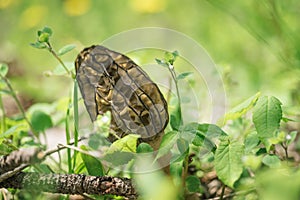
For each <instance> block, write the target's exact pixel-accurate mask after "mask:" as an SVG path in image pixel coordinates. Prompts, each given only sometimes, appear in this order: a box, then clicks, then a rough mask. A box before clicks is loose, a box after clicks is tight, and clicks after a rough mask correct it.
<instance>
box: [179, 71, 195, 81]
mask: <svg viewBox="0 0 300 200" xmlns="http://www.w3.org/2000/svg"><path fill="white" fill-rule="evenodd" d="M191 74H193V72H183V73H181V74H179V75H178V76H177V77H176V79H177V80H181V79H185V78H186V77H187V76H189V75H191Z"/></svg>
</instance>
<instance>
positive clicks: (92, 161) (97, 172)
mask: <svg viewBox="0 0 300 200" xmlns="http://www.w3.org/2000/svg"><path fill="white" fill-rule="evenodd" d="M81 149H83V150H86V149H87V148H86V147H84V146H82V147H81ZM80 155H81V158H82V160H83V163H84V165H85V167H86V169H87V171H88V173H89V175H92V176H103V175H105V173H104V169H103V165H102V163H101V162H100V161H99V160H98V159H96V158H95V157H93V156H91V155H87V154H84V153H80Z"/></svg>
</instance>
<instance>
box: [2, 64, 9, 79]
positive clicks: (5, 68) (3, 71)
mask: <svg viewBox="0 0 300 200" xmlns="http://www.w3.org/2000/svg"><path fill="white" fill-rule="evenodd" d="M7 72H8V65H7V64H4V63H0V75H1V76H3V77H4V76H6V74H7Z"/></svg>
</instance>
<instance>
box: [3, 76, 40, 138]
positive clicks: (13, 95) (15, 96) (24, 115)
mask: <svg viewBox="0 0 300 200" xmlns="http://www.w3.org/2000/svg"><path fill="white" fill-rule="evenodd" d="M0 77H1V79H2V80H4V82H5V84H6V86H7V87H8V89H9V92H10V94H11V96H12V97H13V99H14V100H15V102H16V104H17V106H18V108H19V110H20V111H21V114H22V116H23V118H24V119H25V121H26V122H27V124H28V125H29V127H30V129H31V131H32V133H33V135H35V136H36V137H37V133H36V132H35V131H34V129H33V127H32V124H31V122H30V121H29V119H28V118H27V117H26V113H25V110H24V108H23V106H22V104H21V102H20V101H19V99H18V97H17V94H16V93H15V91H14V89H13V88H12V86H11V84H10V82H9V80H8V79H7V78H6V77H4V76H2V75H1V74H0ZM37 138H38V137H37Z"/></svg>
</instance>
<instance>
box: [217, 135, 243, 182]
mask: <svg viewBox="0 0 300 200" xmlns="http://www.w3.org/2000/svg"><path fill="white" fill-rule="evenodd" d="M243 153H244V147H243V145H242V144H241V143H240V142H238V141H234V140H231V139H230V138H229V137H223V138H221V143H220V144H219V146H218V148H217V150H216V154H215V169H216V172H217V175H218V177H219V179H221V180H222V182H223V183H224V184H226V185H228V186H230V187H232V188H234V183H235V182H236V181H237V180H238V179H239V177H240V176H241V174H242V172H243V163H242V156H243Z"/></svg>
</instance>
